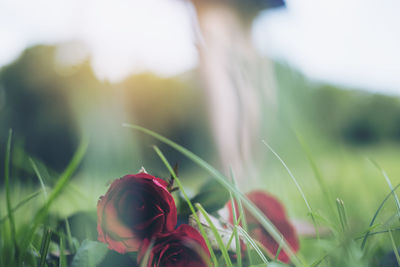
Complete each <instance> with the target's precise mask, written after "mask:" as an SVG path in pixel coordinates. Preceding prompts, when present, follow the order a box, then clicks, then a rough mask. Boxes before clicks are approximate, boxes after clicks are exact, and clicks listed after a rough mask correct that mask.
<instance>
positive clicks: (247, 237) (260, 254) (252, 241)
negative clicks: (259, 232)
mask: <svg viewBox="0 0 400 267" xmlns="http://www.w3.org/2000/svg"><path fill="white" fill-rule="evenodd" d="M236 228H237V229H238V231H239V232H240V233H241V234H242V236H243V237H244V238H245V239H246V240H247V242H248V243H249V244H250V245H251V246H252V247H253V248H254V250H255V251H256V252H257V254H258V256H260V259H261V260H262V261H263V262H264V263H265V265H268V263H269V261H268V260H267V258H266V257H265V255H264V254H263V253H262V252H261V250H260V248H259V247H258V245H257V244H256V242H254V240H253V239H252V238H251V237H250V236H249V234H248V233H246V231H244V230H243V228H241V227H240V226H236Z"/></svg>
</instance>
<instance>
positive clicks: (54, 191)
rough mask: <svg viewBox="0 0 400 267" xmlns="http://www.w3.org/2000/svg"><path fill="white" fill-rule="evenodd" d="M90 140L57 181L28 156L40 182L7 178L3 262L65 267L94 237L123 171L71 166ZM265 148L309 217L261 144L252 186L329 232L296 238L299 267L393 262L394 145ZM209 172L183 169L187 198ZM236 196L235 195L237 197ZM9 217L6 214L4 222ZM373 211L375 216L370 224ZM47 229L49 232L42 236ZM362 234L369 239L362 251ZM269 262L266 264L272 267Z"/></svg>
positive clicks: (397, 176)
mask: <svg viewBox="0 0 400 267" xmlns="http://www.w3.org/2000/svg"><path fill="white" fill-rule="evenodd" d="M126 130H127V131H130V129H126ZM87 144H88V143H87V141H83V142H82V144H81V146H80V147H79V149H78V151H77V153H76V154H75V157H74V159H73V160H72V161H71V164H70V165H69V166H68V167H67V168H66V171H65V172H64V173H62V174H59V175H58V176H56V178H51V177H50V176H51V175H48V174H46V172H45V171H44V168H43V166H41V165H40V164H39V163H38V164H36V163H35V161H34V160H33V161H32V162H33V164H32V162H31V166H30V167H32V168H33V169H35V166H36V167H37V169H36V174H37V176H38V177H40V179H39V181H40V182H38V183H32V182H30V183H24V182H22V181H19V180H17V179H14V177H13V175H11V176H9V177H8V175H7V174H6V176H5V177H6V179H7V177H8V180H9V184H8V183H7V180H6V182H5V185H4V186H3V187H2V189H1V194H0V199H1V202H0V203H1V204H0V208H1V209H0V212H1V214H0V218H1V224H0V231H1V232H0V234H1V240H0V251H1V260H0V264H1V266H15V265H25V266H46V265H47V266H53V265H59V266H66V264H67V260H68V262H71V258H73V256H74V255H73V254H74V253H76V251H78V250H79V247H80V244H82V240H83V239H85V238H87V239H89V240H96V238H97V237H96V229H93V226H94V227H95V222H96V213H95V211H96V203H97V199H98V197H99V196H100V195H102V194H104V193H105V191H106V189H107V187H108V184H109V181H112V180H113V179H114V178H115V177H118V176H122V175H124V174H126V172H127V171H128V172H129V170H121V169H118V168H115V169H114V170H108V171H107V172H104V173H103V174H102V173H101V172H99V171H98V170H97V171H96V170H95V169H93V167H91V166H93V165H90V164H89V165H88V164H87V163H86V164H85V161H84V162H83V165H81V167H80V168H78V165H80V162H81V160H82V159H83V155H84V154H85V153H86V152H87V151H86V147H87ZM89 144H90V142H89ZM270 144H271V146H272V147H273V148H274V149H275V151H276V152H277V153H278V154H279V156H280V157H281V158H282V160H283V161H284V162H285V164H286V165H287V167H288V168H289V169H290V170H291V172H292V174H293V175H294V178H295V180H296V182H297V183H298V185H299V187H300V188H301V190H302V191H304V196H305V198H306V200H307V201H308V203H309V206H310V208H311V211H312V213H311V214H312V216H311V214H310V210H309V209H308V208H307V205H306V203H305V199H304V198H303V197H302V195H301V193H300V191H299V188H298V187H297V186H296V184H295V181H294V180H293V177H291V176H290V175H289V174H288V172H287V170H286V169H285V167H284V166H283V165H282V163H281V162H280V161H279V160H278V158H277V157H276V156H275V155H273V153H271V151H269V150H268V147H267V146H265V154H266V157H265V159H266V160H265V161H264V162H260V163H258V165H259V167H260V173H261V175H260V184H258V185H254V187H255V188H262V189H264V190H266V191H268V192H270V193H271V194H273V195H274V196H276V197H277V198H278V199H279V200H281V201H282V202H283V203H284V205H285V207H286V209H287V211H288V214H289V216H290V217H291V218H296V219H302V220H305V221H307V222H309V223H310V224H312V223H313V220H312V218H314V221H315V222H316V224H317V225H318V227H321V228H324V229H325V231H326V233H324V234H321V236H319V237H313V238H310V237H300V240H301V249H300V251H299V253H298V257H299V258H300V259H301V260H300V261H298V262H297V264H296V265H306V266H391V265H387V264H392V263H393V264H397V263H396V257H395V255H394V254H393V255H391V256H389V258H390V259H389V260H390V261H391V262H392V263H388V262H384V257H385V255H387V253H390V252H393V248H394V247H396V244H398V243H399V242H400V240H399V237H400V236H399V235H398V233H397V228H398V224H399V223H398V220H399V218H398V212H399V210H398V208H397V206H396V202H395V197H393V196H389V197H388V198H387V201H386V202H383V201H384V199H385V197H386V196H388V194H389V195H390V191H391V187H392V188H393V187H396V186H397V185H398V184H399V183H400V168H399V167H398V159H399V157H400V150H399V148H400V145H399V144H396V143H382V144H379V145H373V146H367V147H362V148H360V147H349V146H345V145H340V144H334V143H332V142H326V141H322V140H318V139H314V138H311V137H310V136H308V138H304V139H303V146H302V145H300V143H299V142H298V140H297V139H296V136H295V135H293V134H287V136H285V137H281V138H280V139H277V138H275V139H274V138H272V140H271V143H270ZM11 151H13V150H11ZM3 152H4V151H3ZM6 153H8V152H7V151H6ZM11 158H12V157H11ZM135 160H137V159H132V162H133V161H135ZM6 161H7V157H6ZM6 164H7V162H6ZM108 164H109V163H108ZM157 164H159V169H158V170H157V172H158V173H157V175H159V176H162V177H168V176H169V172H168V170H167V168H165V166H164V165H163V163H162V161H161V160H160V159H158V163H157ZM139 165H140V164H138V163H136V165H135V164H132V168H131V170H130V172H131V173H134V172H136V171H137V170H138V167H139ZM5 166H7V165H5ZM10 166H14V165H12V164H11V165H10ZM11 170H12V169H11ZM5 171H6V172H7V168H6V169H5ZM8 171H9V170H8ZM11 174H13V172H11ZM111 175H114V176H111ZM212 176H213V175H212V173H211V174H210V173H207V169H206V170H204V169H202V166H201V164H200V163H199V162H197V163H195V164H192V167H191V168H190V169H189V170H186V171H185V172H184V173H182V174H181V175H180V177H181V178H180V179H182V182H183V186H184V188H185V191H187V192H188V195H189V196H190V195H193V194H194V192H196V188H198V187H199V186H200V185H201V184H202V183H203V181H204V177H212ZM388 179H390V180H389V181H390V183H391V185H389V184H388ZM217 180H218V177H217ZM233 193H234V195H237V193H236V192H235V191H234V192H233ZM32 194H33V195H32ZM337 199H339V200H341V201H337ZM382 203H383V206H382V208H381V209H380V208H379V207H380V205H382ZM15 207H18V208H15ZM8 211H11V215H12V216H6V215H7V213H8ZM377 211H379V213H378V215H377V216H376V219H375V220H374V223H373V226H372V227H370V223H371V221H372V219H373V217H374V215H375V214H376V213H377ZM77 214H80V215H82V214H84V216H80V217H79V216H77ZM74 216H75V218H74ZM66 218H68V220H67V221H66V220H65V219H66ZM76 218H78V220H75V219H76ZM82 220H83V221H82ZM82 222H83V223H82ZM49 230H50V231H51V233H52V234H51V235H48V234H46V233H47V232H48V231H49ZM389 230H391V231H390V232H389ZM367 231H369V232H371V233H372V234H371V235H369V237H368V239H367V240H366V242H365V246H364V245H363V239H364V238H365V235H366V232H367ZM74 235H76V236H74ZM46 244H48V246H46ZM81 247H82V246H81ZM362 247H363V248H362ZM386 257H387V256H386ZM386 260H388V259H386ZM294 263H296V262H294ZM52 264H53V265H52ZM274 264H275V263H271V264H270V265H271V266H276V265H274ZM379 264H381V265H379ZM222 265H224V264H222Z"/></svg>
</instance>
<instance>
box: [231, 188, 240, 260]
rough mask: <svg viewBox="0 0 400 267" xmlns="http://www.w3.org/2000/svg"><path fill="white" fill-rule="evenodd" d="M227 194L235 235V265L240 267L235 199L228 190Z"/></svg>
mask: <svg viewBox="0 0 400 267" xmlns="http://www.w3.org/2000/svg"><path fill="white" fill-rule="evenodd" d="M229 196H230V198H231V205H232V214H233V234H234V236H235V243H236V257H237V266H238V267H242V250H241V247H240V239H239V235H238V232H237V228H236V226H238V225H239V224H238V220H237V217H236V216H237V215H236V207H235V206H236V205H235V200H234V199H233V196H232V192H230V191H229Z"/></svg>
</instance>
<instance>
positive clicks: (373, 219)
mask: <svg viewBox="0 0 400 267" xmlns="http://www.w3.org/2000/svg"><path fill="white" fill-rule="evenodd" d="M399 187H400V184H398V185H396V186H395V187H394V188H393V189H392V190H391V191H390V192H389V194H387V195H386V197H385V198H384V199H383V201H382V202H381V204H380V205H379V207H378V209H377V210H376V212H375V214H374V216H373V217H372V220H371V222H370V224H369V226H368V227H369V228H370V227H372V226H373V225H374V223H375V220H376V218H377V217H378V214H379V212H380V211H381V209H382V208H383V205H384V204H385V203H386V201H387V200H388V199H389V197H390V196H392V193H393V192H394V191H395V190H397V189H398V188H399ZM369 233H370V231H367V233H366V234H365V236H364V239H363V241H362V243H361V250H363V249H364V248H365V244H366V243H367V239H368V236H369Z"/></svg>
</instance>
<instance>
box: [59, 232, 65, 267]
mask: <svg viewBox="0 0 400 267" xmlns="http://www.w3.org/2000/svg"><path fill="white" fill-rule="evenodd" d="M58 266H59V267H67V257H66V256H65V246H64V234H62V235H60V257H59V265H58Z"/></svg>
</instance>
